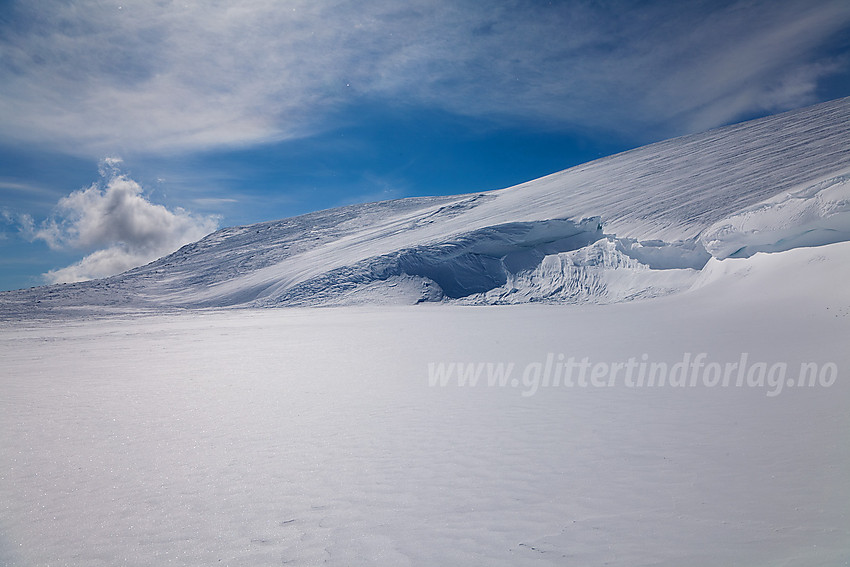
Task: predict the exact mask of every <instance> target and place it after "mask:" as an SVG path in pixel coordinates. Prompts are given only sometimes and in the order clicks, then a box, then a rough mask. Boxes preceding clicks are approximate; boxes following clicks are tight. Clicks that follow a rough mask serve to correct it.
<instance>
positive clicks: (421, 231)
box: [0, 98, 850, 317]
mask: <svg viewBox="0 0 850 567" xmlns="http://www.w3.org/2000/svg"><path fill="white" fill-rule="evenodd" d="M848 179H850V98H845V99H840V100H836V101H832V102H829V103H825V104H821V105H817V106H814V107H810V108H806V109H802V110H798V111H793V112H788V113H785V114H781V115H777V116H771V117H767V118H763V119H759V120H755V121H751V122H747V123H742V124H737V125H734V126H729V127H725V128H721V129H718V130H713V131H710V132H707V133H703V134H697V135H691V136H686V137H682V138H677V139H673V140H668V141H665V142H661V143H657V144H653V145H650V146H646V147H643V148H639V149H636V150H633V151H629V152H625V153H622V154H619V155H616V156H612V157H608V158H604V159H600V160H597V161H594V162H591V163H588V164H584V165H581V166H578V167H574V168H571V169H568V170H565V171H562V172H559V173H556V174H553V175H549V176H547V177H544V178H541V179H537V180H534V181H530V182H527V183H524V184H521V185H518V186H515V187H510V188H507V189H502V190H498V191H489V192H482V193H471V194H466V195H459V196H453V197H433V198H418V197H417V198H408V199H401V200H394V201H386V202H380V203H369V204H361V205H352V206H348V207H342V208H337V209H331V210H326V211H320V212H316V213H311V214H307V215H303V216H299V217H294V218H288V219H284V220H279V221H273V222H266V223H261V224H255V225H251V226H244V227H236V228H226V229H223V230H219V231H217V232H215V233H213V234H210V235H209V236H207V237H206V238H204V239H202V240H200V241H198V242H196V243H193V244H190V245H187V246H184V247H183V248H181V249H180V250H178V251H177V252H175V253H174V254H171V255H169V256H166V257H164V258H162V259H160V260H157V261H155V262H153V263H151V264H148V265H146V266H143V267H140V268H136V269H134V270H131V271H129V272H126V273H124V274H121V275H118V276H114V277H111V278H107V279H103V280H97V281H91V282H83V283H77V284H65V285H59V286H50V287H43V288H34V289H30V290H20V291H13V292H7V293H3V294H0V313H2V314H3V315H4V316H6V317H8V316H10V315H14V314H15V313H23V312H32V311H33V310H36V311H39V310H42V311H43V310H51V309H61V308H68V307H77V308H79V307H89V306H91V307H95V306H120V307H131V308H147V307H151V308H161V307H223V306H245V307H272V306H297V305H300V306H312V305H344V304H362V303H383V304H386V303H401V304H410V303H417V302H421V301H457V302H464V303H474V304H501V303H522V302H535V301H543V302H567V303H574V302H594V303H610V302H618V301H625V300H630V299H634V298H642V297H653V296H660V295H668V294H671V293H675V292H677V291H681V290H684V289H688V288H690V287H691V286H692V285H693V284H694V283H695V282H696V281H697V278H698V275H699V271H700V270H701V269H702V268H703V267H704V266H705V265H706V263H707V262H708V261H709V259H711V258H712V257H713V258H715V259H717V260H722V259H724V258H727V257H749V256H752V255H753V254H755V253H758V252H778V251H783V250H788V249H791V248H795V247H799V246H815V245H822V244H828V243H834V242H840V241H845V240H850V184H849V183H848Z"/></svg>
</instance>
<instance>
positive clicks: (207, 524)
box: [0, 99, 850, 567]
mask: <svg viewBox="0 0 850 567" xmlns="http://www.w3.org/2000/svg"><path fill="white" fill-rule="evenodd" d="M848 139H850V99H845V100H840V101H835V102H832V103H828V104H825V105H820V106H817V107H813V108H810V109H804V110H802V111H798V112H794V113H789V114H785V115H780V116H776V117H771V118H768V119H764V120H760V121H756V122H752V123H748V124H744V125H738V126H733V127H729V128H725V129H721V130H718V131H714V132H709V133H707V134H700V135H696V136H691V137H687V138H683V139H679V140H672V141H670V142H664V143H661V144H655V145H653V146H649V147H647V148H642V149H639V150H635V151H633V152H628V153H626V154H622V155H620V156H614V157H611V158H606V159H604V160H600V161H597V162H593V163H591V164H588V165H585V166H581V167H578V168H574V169H571V170H567V171H565V172H562V173H559V174H555V175H552V176H549V177H547V178H544V179H541V180H537V181H533V182H529V183H528V184H525V185H521V186H518V187H514V188H509V189H505V190H501V191H495V192H489V193H480V194H470V195H463V196H457V197H436V198H416V199H405V200H399V201H389V202H384V203H373V204H366V205H355V206H351V207H345V208H341V209H334V210H330V211H321V212H318V213H313V214H310V215H305V216H301V217H296V218H293V219H284V220H281V221H274V222H269V223H263V224H259V225H252V226H248V227H236V228H229V229H224V230H221V231H218V232H216V233H213V234H212V235H210V236H208V237H207V238H205V239H203V240H201V241H199V242H197V243H195V244H192V245H189V246H187V247H184V248H183V249H181V250H180V251H178V252H176V253H175V254H173V255H170V256H168V257H166V258H163V259H161V260H158V261H156V262H154V263H152V264H149V265H147V266H143V267H141V268H138V269H136V270H132V271H130V272H128V273H126V274H122V275H119V276H115V277H113V278H109V279H106V280H98V281H93V282H85V283H80V284H73V285H64V286H52V287H45V288H36V289H31V290H22V291H16V292H8V293H3V294H0V361H2V367H0V392H2V397H0V403H2V411H0V428H2V432H3V433H2V438H0V442H1V443H2V445H0V565H10V566H15V567H17V566H30V565H74V566H78V565H79V566H99V565H102V566H113V565H139V566H142V565H168V564H172V565H199V566H200V565H205V566H206V565H218V564H221V565H244V566H255V565H282V564H291V565H316V564H329V565H340V566H341V565H387V566H396V565H506V566H507V565H540V564H544V565H547V564H548V565H582V566H583V565H614V566H623V567H626V566H628V567H632V566H637V565H659V566H669V567H673V566H682V565H688V566H714V565H744V566H747V567H752V566H762V565H764V566H767V565H771V566H776V565H782V566H799V567H803V566H806V567H809V566H813V565H824V566H834V565H847V564H848V560H850V484H848V482H847V479H848V478H850V444H848V443H847V435H848V432H850V412H848V400H850V375H848V372H850V370H848V369H850V351H848V349H847V344H848V339H850V291H848V289H850V288H848V287H847V282H848V281H850V242H848V241H850V220H848V219H849V218H850V204H848V203H850V183H848V178H850V145H848ZM532 303H545V305H533V304H532ZM495 304H501V305H499V306H495ZM505 304H512V305H505ZM284 306H285V307H286V308H279V309H260V307H284ZM317 306H331V307H326V308H318V307H317ZM570 360H572V361H581V362H582V363H585V362H586V364H587V366H586V367H585V370H586V371H587V372H588V374H589V375H590V376H591V377H592V379H591V380H588V379H587V378H588V376H587V375H585V376H584V379H583V380H580V381H573V382H571V383H569V384H567V382H566V379H565V378H564V379H563V380H562V377H563V376H562V375H561V374H559V375H558V376H559V378H558V380H557V382H556V381H555V380H554V378H552V369H553V367H556V366H557V364H562V366H561V367H559V368H561V370H558V371H557V372H561V371H562V370H563V364H566V363H567V361H570ZM697 360H699V361H700V365H701V366H696V362H695V361H697ZM691 363H693V366H688V364H691ZM500 364H502V365H503V366H502V367H501V368H503V369H504V368H506V367H507V365H512V367H511V368H512V371H511V372H512V373H511V374H509V375H508V374H504V375H503V377H504V378H505V379H504V380H502V381H499V378H498V377H497V376H494V379H493V381H492V383H490V376H489V375H488V374H487V372H489V370H488V369H492V368H497V367H498V365H500ZM627 364H632V365H637V366H639V365H640V364H644V365H645V366H644V368H645V367H648V366H649V365H655V367H656V369H657V368H661V367H662V366H663V367H664V368H665V369H666V370H669V380H667V381H665V383H664V384H663V385H659V384H658V383H653V385H649V382H648V381H644V382H643V383H642V384H636V383H635V382H634V381H632V382H630V381H629V380H628V379H627V378H626V376H625V374H624V373H625V366H626V365H627ZM553 365H554V366H553ZM735 365H737V366H735ZM677 366H681V368H682V369H687V374H688V376H689V378H688V379H687V380H685V381H684V382H682V381H681V380H679V379H674V376H675V371H674V370H673V369H674V368H676V367H677ZM448 368H455V369H457V368H466V369H471V372H465V373H460V374H457V373H456V374H452V373H451V372H452V371H450V370H447V369H448ZM802 368H808V369H810V370H811V372H813V373H809V374H808V375H807V376H808V378H807V379H806V380H801V379H800V377H799V375H800V374H801V372H802V371H801V369H802ZM439 369H442V370H441V371H440V370H439ZM476 369H479V370H480V372H481V374H480V375H478V376H479V378H478V381H477V382H476V383H475V385H471V384H470V383H469V381H470V379H471V378H470V377H473V378H474V376H476V372H477V370H476ZM596 369H601V370H600V372H599V373H598V374H597V373H596ZM615 369H618V370H615ZM711 369H714V370H717V372H724V373H725V375H724V377H723V379H722V380H723V381H720V375H719V374H717V375H713V374H711V372H712V371H713V370H711ZM744 369H746V370H744ZM812 369H813V370H812ZM666 370H665V372H666ZM440 372H442V374H440ZM618 372H619V374H617V373H618ZM684 372H685V371H684V370H683V372H680V376H684V375H685V374H684ZM690 376H693V379H691V378H690ZM713 376H714V378H717V380H715V379H714V378H713ZM632 378H634V377H633V376H632Z"/></svg>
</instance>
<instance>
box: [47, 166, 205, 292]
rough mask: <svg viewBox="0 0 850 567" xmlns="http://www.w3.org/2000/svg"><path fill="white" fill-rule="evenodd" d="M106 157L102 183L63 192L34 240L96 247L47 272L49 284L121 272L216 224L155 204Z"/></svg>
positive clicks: (62, 246)
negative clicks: (67, 193) (64, 265)
mask: <svg viewBox="0 0 850 567" xmlns="http://www.w3.org/2000/svg"><path fill="white" fill-rule="evenodd" d="M119 163H120V161H114V160H113V161H111V162H110V161H109V160H105V161H104V163H103V164H102V171H104V172H105V173H107V176H106V177H105V178H104V180H103V182H101V183H95V184H92V185H91V186H90V187H88V188H85V189H80V190H79V191H74V192H73V193H71V194H70V195H68V196H66V197H63V198H62V199H61V200H60V201H59V203H58V205H57V208H56V212H55V214H54V215H53V217H51V218H50V219H48V220H47V221H45V222H43V223H41V225H39V226H38V227H37V228H36V227H35V226H32V225H31V226H30V230H31V231H32V238H33V239H40V240H43V241H45V242H46V243H47V244H48V245H49V246H50V247H51V248H54V249H79V250H94V251H93V252H91V253H90V254H88V255H87V256H85V257H84V258H83V259H82V260H80V261H79V262H77V263H75V264H73V265H71V266H68V267H66V268H62V269H58V270H53V271H50V272H48V273H47V274H45V277H46V278H47V280H48V281H49V282H50V283H60V282H71V281H81V280H87V279H93V278H101V277H106V276H110V275H113V274H117V273H120V272H123V271H125V270H128V269H130V268H133V267H136V266H139V265H142V264H145V263H147V262H150V261H153V260H155V259H157V258H159V257H161V256H164V255H166V254H168V253H171V252H173V251H175V250H177V249H178V248H179V247H180V246H182V245H184V244H187V243H189V242H193V241H195V240H198V239H200V238H202V237H203V236H205V235H206V234H209V233H210V232H212V231H213V230H215V229H216V228H217V225H218V218H217V217H214V216H198V215H193V214H191V213H189V212H187V211H185V210H183V209H179V208H178V209H176V210H169V209H167V208H166V207H164V206H162V205H158V204H154V203H151V202H150V201H149V200H148V199H147V198H146V197H145V195H144V194H143V190H142V187H141V186H140V185H139V184H138V183H136V182H135V181H133V180H132V179H129V178H128V177H126V176H125V175H122V174H120V172H118V171H117V170H116V169H114V168H116V167H117V165H118V164H119Z"/></svg>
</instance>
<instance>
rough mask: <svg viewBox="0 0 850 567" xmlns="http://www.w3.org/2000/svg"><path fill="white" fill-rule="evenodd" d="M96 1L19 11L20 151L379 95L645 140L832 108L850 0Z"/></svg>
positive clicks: (181, 147) (7, 113)
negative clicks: (827, 83) (656, 134)
mask: <svg viewBox="0 0 850 567" xmlns="http://www.w3.org/2000/svg"><path fill="white" fill-rule="evenodd" d="M598 6H599V5H598V4H596V3H589V2H569V3H563V4H556V5H554V6H545V5H541V4H539V3H536V2H524V1H514V2H502V3H499V4H497V5H495V6H494V7H488V9H486V10H485V9H482V8H481V7H480V4H477V3H467V2H461V3H457V2H447V1H442V0H434V1H424V0H420V1H412V2H406V3H404V4H399V3H397V2H394V1H389V0H382V1H375V2H370V3H368V4H366V5H364V4H363V3H360V2H353V1H324V2H313V1H306V0H305V1H288V2H286V3H280V2H276V1H272V0H251V1H244V2H239V3H230V2H212V3H202V2H196V3H191V2H190V3H185V2H179V3H178V2H160V3H144V2H137V3H131V4H130V5H127V6H124V7H123V8H122V7H119V6H117V5H112V6H105V5H103V4H101V3H98V2H94V1H93V0H80V1H77V2H73V3H61V4H56V5H54V6H51V7H50V9H45V8H44V7H43V5H42V4H41V3H24V2H19V3H15V4H12V7H11V9H10V11H9V13H10V16H9V17H8V18H7V20H6V23H5V24H3V27H2V28H0V48H2V49H3V52H4V57H3V60H2V61H3V63H2V64H0V82H2V84H3V85H4V87H3V89H2V93H0V116H3V118H2V126H3V127H2V131H3V132H4V134H3V136H4V137H5V138H6V140H8V141H26V142H34V143H39V144H47V145H50V146H53V147H58V148H61V149H63V150H64V151H67V152H72V153H77V154H87V155H91V156H100V155H103V154H105V153H108V152H113V151H119V152H123V151H141V152H152V153H163V152H172V151H193V150H198V149H204V148H212V147H217V146H239V145H251V144H258V143H263V142H269V141H274V140H283V139H290V138H294V137H299V136H303V135H306V134H309V133H311V132H315V131H317V130H320V129H323V128H325V127H327V124H326V123H325V121H326V120H327V119H328V116H330V115H331V114H335V115H338V114H339V113H338V112H336V113H334V112H332V111H338V110H339V109H340V108H343V107H345V106H346V105H347V104H351V103H355V102H357V101H362V100H384V101H393V102H395V103H399V104H419V105H428V106H432V107H436V108H442V109H445V110H449V111H452V112H456V113H459V114H464V115H473V116H488V117H493V118H498V119H500V120H504V121H508V122H511V121H514V122H516V121H527V120H533V121H535V122H536V123H538V124H541V125H551V126H553V127H575V128H593V129H596V130H600V129H601V130H608V131H611V132H616V133H627V134H631V135H638V134H635V132H638V131H640V130H642V129H646V128H656V129H663V130H665V132H664V133H665V134H668V133H669V134H676V133H685V132H690V131H694V130H698V129H705V128H708V127H712V126H716V125H719V124H723V123H726V122H729V121H733V120H735V119H736V118H737V117H740V116H743V115H746V114H747V113H759V112H769V111H778V110H784V109H787V108H793V107H796V106H801V105H805V104H808V103H810V102H813V101H814V100H813V99H814V97H815V91H816V89H817V85H818V84H819V82H820V81H821V80H822V79H823V78H825V77H828V76H830V75H831V74H834V73H836V72H843V69H844V68H845V66H844V65H843V64H844V63H846V62H844V61H841V60H836V59H829V58H828V57H825V56H823V55H821V54H819V51H820V50H821V48H822V46H823V45H824V43H825V42H826V41H827V40H829V38H831V37H832V36H834V35H835V34H837V33H838V32H840V31H841V30H842V29H844V28H846V27H847V26H848V24H850V5H848V4H847V2H846V1H844V0H835V1H823V2H819V3H816V2H805V3H803V2H758V1H756V2H751V1H740V2H728V3H725V4H722V3H717V2H695V3H687V8H683V7H682V6H681V5H679V4H672V5H671V4H669V3H663V2H658V3H651V4H646V5H642V6H640V7H635V5H634V4H631V3H618V2H614V3H612V4H608V5H607V6H608V7H607V8H600V7H598Z"/></svg>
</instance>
